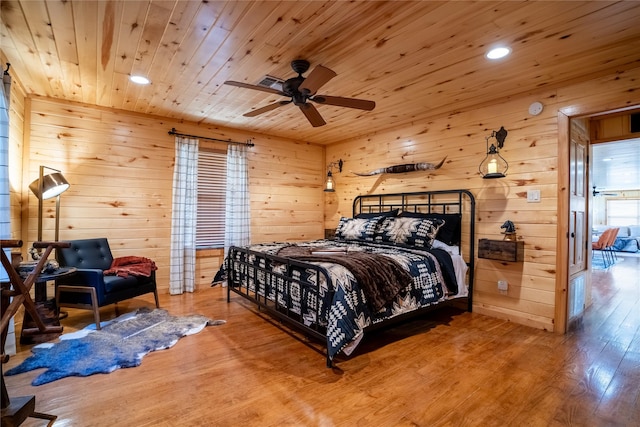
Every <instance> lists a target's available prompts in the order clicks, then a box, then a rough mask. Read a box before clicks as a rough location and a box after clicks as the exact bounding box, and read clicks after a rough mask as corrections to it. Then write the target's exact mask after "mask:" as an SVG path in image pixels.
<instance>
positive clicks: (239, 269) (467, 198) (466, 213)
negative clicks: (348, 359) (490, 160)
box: [225, 190, 475, 367]
mask: <svg viewBox="0 0 640 427" xmlns="http://www.w3.org/2000/svg"><path fill="white" fill-rule="evenodd" d="M393 209H400V210H402V211H409V212H419V213H438V214H459V215H461V216H462V221H461V233H460V234H461V235H460V236H457V237H459V238H460V255H462V256H463V258H464V259H465V261H466V263H467V266H468V267H469V269H468V273H467V274H468V276H467V283H468V296H467V297H466V298H452V299H448V300H445V301H442V302H440V303H438V304H435V305H431V306H428V307H423V308H420V309H418V310H416V311H414V312H411V313H405V314H403V315H400V316H396V317H394V318H392V319H388V320H385V321H382V322H379V323H376V324H373V325H371V326H368V327H367V328H366V329H365V332H366V331H372V330H375V329H379V328H381V327H385V326H388V325H390V324H395V323H397V322H401V321H403V320H406V319H408V318H411V317H415V316H418V315H421V314H424V313H425V312H428V311H432V310H435V309H439V308H441V307H444V306H451V305H455V306H460V305H461V304H464V303H465V302H466V305H465V309H466V310H467V311H471V310H472V297H473V280H474V269H475V268H474V262H475V256H474V254H475V198H474V196H473V194H472V193H471V192H470V191H468V190H439V191H422V192H412V193H393V194H375V195H362V196H357V197H356V198H355V200H354V201H353V216H354V217H355V216H356V215H357V214H359V213H377V212H384V211H389V210H393ZM463 239H464V240H463ZM256 259H257V260H259V264H258V265H256V263H255V260H256ZM273 265H280V268H279V270H280V271H279V272H278V271H273V269H272V266H273ZM294 269H298V270H300V269H305V270H307V271H310V272H312V274H311V275H310V276H309V277H310V279H303V278H301V277H298V276H297V275H293V274H290V273H291V272H292V271H293V270H294ZM225 270H226V273H227V302H231V293H232V292H233V293H236V294H238V295H240V296H242V297H243V298H245V299H247V300H249V301H251V302H253V303H255V304H256V305H257V308H258V310H260V311H262V310H264V311H266V312H267V313H269V314H270V315H272V316H274V317H276V318H278V319H280V320H281V321H283V322H284V323H286V324H287V325H289V326H292V327H293V328H295V329H298V330H300V331H302V332H303V333H305V334H308V335H309V336H310V337H313V338H316V339H320V340H325V342H326V339H327V336H326V329H325V327H324V326H322V325H319V324H318V322H314V323H311V324H308V323H309V322H307V324H305V323H304V319H302V316H301V315H300V314H298V313H297V312H295V311H294V310H292V309H291V304H290V302H291V297H290V295H291V293H292V288H294V287H295V288H296V289H299V290H300V293H301V294H304V293H305V292H315V295H320V294H321V293H320V289H319V286H320V283H321V279H324V280H325V281H326V286H327V289H329V291H328V293H329V294H328V295H326V300H327V301H331V300H332V299H333V295H332V293H333V291H332V289H333V284H332V282H331V278H330V276H329V275H328V274H327V272H326V271H325V270H324V269H323V268H322V267H320V266H319V265H315V264H311V263H307V262H302V261H297V260H294V259H290V258H284V257H279V256H275V255H269V254H265V253H263V252H256V251H252V250H250V249H247V248H243V247H237V246H232V247H231V248H230V249H229V256H228V257H227V259H226V260H225ZM266 289H270V290H271V292H276V294H275V297H274V296H273V295H272V296H271V297H270V296H269V295H267V292H266ZM325 294H326V292H325ZM306 309H307V310H311V311H312V312H313V313H314V316H315V319H316V320H318V319H321V318H322V314H321V313H320V308H319V298H318V299H316V301H315V306H313V307H306ZM301 311H302V310H301ZM327 366H328V367H331V366H333V363H332V360H331V359H330V358H329V353H328V351H327Z"/></svg>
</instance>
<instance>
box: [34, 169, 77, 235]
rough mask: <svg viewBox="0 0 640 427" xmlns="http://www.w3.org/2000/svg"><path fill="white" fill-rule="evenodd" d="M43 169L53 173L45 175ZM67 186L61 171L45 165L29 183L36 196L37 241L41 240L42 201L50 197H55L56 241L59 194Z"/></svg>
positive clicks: (58, 223) (58, 222)
mask: <svg viewBox="0 0 640 427" xmlns="http://www.w3.org/2000/svg"><path fill="white" fill-rule="evenodd" d="M45 169H48V170H50V171H53V173H49V174H47V175H45V174H44V170H45ZM68 188H69V182H68V181H67V180H66V179H65V178H64V176H62V173H61V172H60V171H59V170H57V169H52V168H50V167H47V166H40V174H39V176H38V179H36V180H35V181H33V182H32V183H31V184H30V185H29V189H30V190H31V191H32V192H33V194H35V195H36V197H37V198H38V242H41V241H42V210H43V202H44V201H45V200H47V199H50V198H52V197H55V198H56V229H55V240H54V241H55V242H57V241H58V237H59V233H60V194H62V193H64V192H65V191H67V189H68Z"/></svg>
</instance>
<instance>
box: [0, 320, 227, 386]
mask: <svg viewBox="0 0 640 427" xmlns="http://www.w3.org/2000/svg"><path fill="white" fill-rule="evenodd" d="M223 323H225V321H223V320H210V319H208V318H206V317H203V316H199V315H191V316H182V317H175V316H171V315H169V313H168V312H167V311H166V310H161V309H155V310H153V311H151V310H149V309H140V310H138V311H136V312H134V313H129V314H125V315H122V316H120V317H118V318H116V319H114V320H112V321H110V322H107V323H106V324H104V325H103V326H102V325H101V326H102V329H101V330H96V329H95V325H93V324H92V325H90V326H89V327H87V328H85V329H82V330H80V331H78V332H73V333H70V334H64V335H62V336H61V337H60V341H59V342H56V343H53V344H52V343H45V344H40V345H38V346H35V347H33V348H32V349H31V351H32V353H33V355H31V356H29V357H28V358H27V359H25V360H24V361H23V362H22V363H21V364H19V365H18V366H16V367H14V368H11V369H9V370H7V371H6V372H5V375H16V374H20V373H23V372H27V371H31V370H34V369H40V368H47V370H46V371H45V372H43V373H42V374H40V375H38V376H37V377H36V378H35V379H34V380H33V381H32V383H31V384H32V385H34V386H36V385H42V384H46V383H50V382H52V381H55V380H58V379H60V378H64V377H68V376H79V377H86V376H89V375H93V374H99V373H102V374H106V373H109V372H113V371H115V370H116V369H119V368H131V367H134V366H139V365H140V363H141V362H142V358H143V357H144V356H145V355H146V354H148V353H150V352H152V351H156V350H163V349H166V348H169V347H172V346H173V345H174V344H175V343H177V342H178V340H179V339H180V338H182V337H184V336H187V335H192V334H196V333H198V332H200V331H201V330H202V329H204V328H205V327H206V326H208V325H219V324H223Z"/></svg>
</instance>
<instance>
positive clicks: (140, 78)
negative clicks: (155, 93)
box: [129, 76, 151, 85]
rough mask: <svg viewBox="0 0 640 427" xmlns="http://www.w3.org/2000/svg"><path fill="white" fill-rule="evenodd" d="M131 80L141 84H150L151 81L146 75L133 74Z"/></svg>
mask: <svg viewBox="0 0 640 427" xmlns="http://www.w3.org/2000/svg"><path fill="white" fill-rule="evenodd" d="M129 80H131V81H132V82H134V83H136V84H139V85H148V84H149V83H151V81H150V80H149V79H148V78H146V77H144V76H131V77H129Z"/></svg>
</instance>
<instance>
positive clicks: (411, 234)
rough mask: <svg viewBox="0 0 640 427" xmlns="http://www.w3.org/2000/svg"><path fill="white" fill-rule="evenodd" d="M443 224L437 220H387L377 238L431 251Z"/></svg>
mask: <svg viewBox="0 0 640 427" xmlns="http://www.w3.org/2000/svg"><path fill="white" fill-rule="evenodd" d="M442 224H444V221H443V220H441V219H436V218H409V217H396V218H385V219H384V221H383V222H382V225H381V226H380V233H379V234H378V236H376V237H377V240H378V241H382V242H385V243H394V244H397V245H406V246H412V247H417V248H427V249H431V246H432V245H433V241H434V240H435V238H436V234H438V230H439V229H440V227H442Z"/></svg>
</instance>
